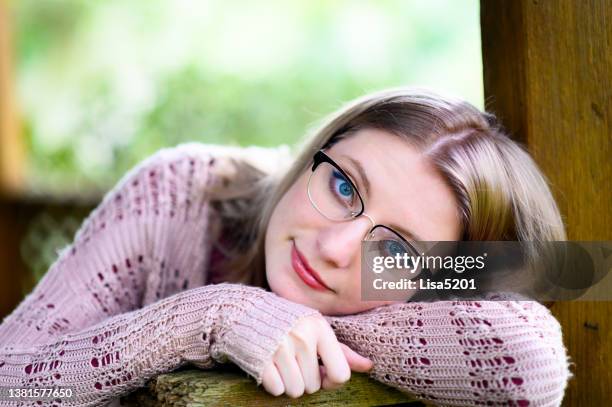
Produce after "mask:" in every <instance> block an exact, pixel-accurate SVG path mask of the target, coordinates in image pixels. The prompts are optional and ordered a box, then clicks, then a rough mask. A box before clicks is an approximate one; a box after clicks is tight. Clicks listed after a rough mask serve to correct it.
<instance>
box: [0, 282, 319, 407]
mask: <svg viewBox="0 0 612 407" xmlns="http://www.w3.org/2000/svg"><path fill="white" fill-rule="evenodd" d="M315 313H317V312H316V311H314V310H311V309H309V308H306V307H302V306H300V305H298V304H293V303H291V302H289V301H286V300H284V299H282V298H279V297H277V296H275V295H274V294H272V293H269V292H266V291H264V290H262V289H258V288H254V287H246V286H242V285H232V284H220V285H213V286H206V287H199V288H196V289H193V290H188V291H185V292H181V293H179V294H176V295H174V296H171V297H168V298H166V299H163V300H161V301H159V302H156V303H154V304H151V305H149V306H147V307H145V308H143V309H140V310H137V311H133V312H130V313H126V314H121V315H117V316H114V317H112V318H109V319H108V320H105V321H103V322H101V323H99V324H97V325H95V326H92V327H90V328H87V329H84V330H82V331H80V332H78V333H71V334H68V335H64V336H61V337H58V338H55V339H53V340H52V341H50V342H47V343H41V344H37V345H35V346H28V347H24V348H20V347H19V346H18V345H5V346H3V348H2V349H1V350H0V361H1V362H0V382H1V383H2V385H3V386H14V387H31V386H32V383H37V384H38V383H39V384H40V385H43V384H44V385H53V386H69V387H72V388H73V390H74V397H73V398H71V399H70V400H65V403H66V404H67V405H75V406H89V405H99V404H100V403H102V402H104V401H108V400H110V399H113V398H116V397H118V396H120V395H122V394H125V393H127V392H129V391H131V390H133V389H135V388H137V387H140V386H142V385H143V384H144V383H145V382H146V381H147V380H148V379H149V378H151V377H153V376H155V375H157V374H159V373H162V372H167V371H171V370H174V369H176V368H177V367H179V366H181V365H183V364H186V363H192V364H195V365H196V366H199V367H202V368H209V367H212V366H213V365H214V363H215V361H217V362H225V361H227V360H231V361H233V362H234V363H236V364H237V365H238V366H240V367H241V368H242V369H243V370H245V371H246V372H248V373H249V374H251V375H252V376H253V377H254V378H255V379H256V380H257V381H258V382H259V383H260V382H261V374H262V371H263V367H264V365H265V363H266V362H267V361H268V360H269V359H270V358H271V357H272V354H273V352H274V351H275V349H276V348H277V346H278V344H279V342H280V340H281V338H282V337H283V336H284V335H285V334H286V333H287V332H288V331H289V330H290V329H291V327H292V326H293V324H294V323H295V322H296V321H297V320H298V319H299V318H301V317H303V316H306V315H312V314H315Z"/></svg>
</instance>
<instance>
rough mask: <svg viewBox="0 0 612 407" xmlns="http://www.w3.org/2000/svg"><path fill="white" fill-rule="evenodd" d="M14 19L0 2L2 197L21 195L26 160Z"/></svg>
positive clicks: (0, 178) (0, 184)
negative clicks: (14, 64)
mask: <svg viewBox="0 0 612 407" xmlns="http://www.w3.org/2000/svg"><path fill="white" fill-rule="evenodd" d="M11 41H12V39H11V19H10V10H9V6H8V2H7V1H6V0H0V194H4V195H6V194H10V195H15V194H18V193H19V192H21V191H22V187H23V181H24V178H23V176H24V174H23V163H24V159H25V154H24V148H23V142H22V139H21V133H20V129H19V124H18V116H17V108H16V103H15V97H14V92H13V90H14V77H13V67H12V61H13V55H12V44H11Z"/></svg>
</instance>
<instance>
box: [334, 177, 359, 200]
mask: <svg viewBox="0 0 612 407" xmlns="http://www.w3.org/2000/svg"><path fill="white" fill-rule="evenodd" d="M332 175H333V178H332V180H331V181H332V190H333V191H334V193H336V194H338V195H340V197H342V198H348V200H352V199H353V195H354V194H355V191H354V190H353V187H352V186H351V183H350V182H349V181H348V180H347V179H346V178H345V177H344V176H343V175H342V174H341V173H340V172H338V171H336V170H334V171H333V172H332Z"/></svg>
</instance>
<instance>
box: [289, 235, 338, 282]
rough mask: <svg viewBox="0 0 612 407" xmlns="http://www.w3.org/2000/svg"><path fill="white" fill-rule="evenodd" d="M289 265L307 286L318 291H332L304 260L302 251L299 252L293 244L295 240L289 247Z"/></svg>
mask: <svg viewBox="0 0 612 407" xmlns="http://www.w3.org/2000/svg"><path fill="white" fill-rule="evenodd" d="M291 265H292V266H293V270H294V271H295V272H296V274H297V275H298V276H299V277H300V278H301V279H302V281H303V282H304V283H305V284H306V285H308V286H309V287H312V288H314V289H315V290H319V291H327V290H330V291H333V290H332V289H331V288H329V287H328V286H327V285H326V284H325V283H324V282H323V280H322V279H321V277H320V276H319V275H318V274H317V272H316V271H314V270H313V269H312V268H310V266H309V265H308V261H306V259H305V258H304V256H303V255H302V253H300V252H299V250H298V249H297V247H296V246H295V242H293V245H292V247H291Z"/></svg>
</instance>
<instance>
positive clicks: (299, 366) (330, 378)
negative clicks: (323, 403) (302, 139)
mask: <svg viewBox="0 0 612 407" xmlns="http://www.w3.org/2000/svg"><path fill="white" fill-rule="evenodd" d="M319 357H320V358H321V362H322V366H319V362H318V358H319ZM372 366H373V363H372V361H371V360H369V359H368V358H365V357H363V356H361V355H359V354H358V353H356V352H355V351H353V350H352V349H350V348H349V347H348V346H346V345H344V344H342V343H340V342H338V340H337V339H336V335H335V334H334V331H333V329H332V328H331V326H329V324H328V322H327V321H326V320H325V319H324V318H323V317H322V316H320V315H313V316H309V317H305V318H302V319H300V320H298V322H297V323H296V325H295V326H294V327H293V329H291V331H289V333H288V334H287V335H286V336H285V337H284V338H283V341H282V342H281V344H280V346H279V347H278V349H277V350H276V352H275V353H274V356H273V358H272V360H271V361H270V362H269V363H268V364H267V365H266V367H265V368H264V372H263V386H264V388H265V389H266V391H267V392H268V393H270V394H272V395H274V396H279V395H281V394H283V393H286V394H287V395H288V396H289V397H292V398H297V397H300V396H301V395H303V394H304V392H306V393H308V394H312V393H314V392H316V391H318V390H319V389H320V388H321V387H323V389H334V388H338V387H340V386H342V384H344V383H345V382H346V381H348V380H349V379H350V378H351V370H354V371H356V372H367V371H368V370H370V369H371V368H372Z"/></svg>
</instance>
